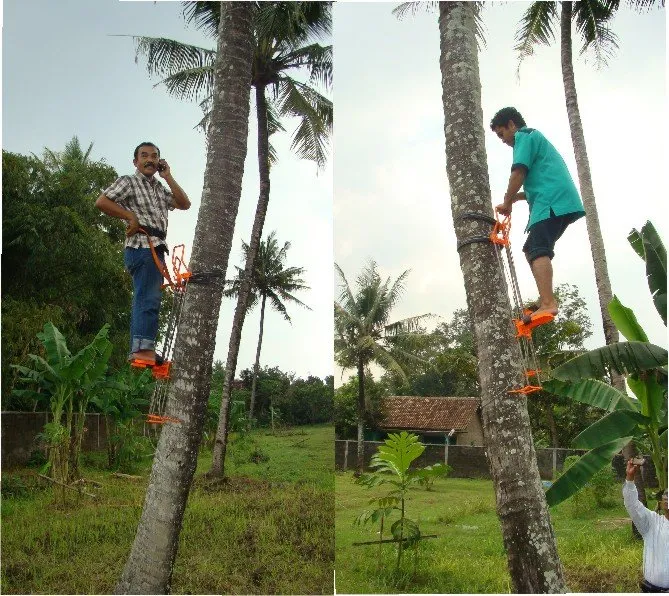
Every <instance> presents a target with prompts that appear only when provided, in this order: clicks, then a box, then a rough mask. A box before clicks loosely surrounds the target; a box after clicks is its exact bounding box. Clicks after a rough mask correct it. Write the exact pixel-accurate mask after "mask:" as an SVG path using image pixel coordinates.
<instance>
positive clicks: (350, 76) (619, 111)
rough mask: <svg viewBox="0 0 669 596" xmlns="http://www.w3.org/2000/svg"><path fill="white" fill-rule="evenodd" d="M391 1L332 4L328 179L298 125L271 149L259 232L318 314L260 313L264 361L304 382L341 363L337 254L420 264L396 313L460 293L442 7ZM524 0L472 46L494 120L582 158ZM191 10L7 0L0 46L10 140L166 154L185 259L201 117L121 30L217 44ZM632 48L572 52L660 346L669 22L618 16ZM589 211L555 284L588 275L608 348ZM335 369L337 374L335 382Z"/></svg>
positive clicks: (637, 301) (388, 271)
mask: <svg viewBox="0 0 669 596" xmlns="http://www.w3.org/2000/svg"><path fill="white" fill-rule="evenodd" d="M396 5H397V4H396V3H384V2H380V3H362V2H339V3H336V4H335V6H334V47H335V71H334V72H335V75H334V90H333V93H332V96H333V100H334V104H335V130H334V142H333V146H334V150H333V157H332V158H331V159H330V160H329V162H328V165H327V167H326V168H325V169H324V170H323V171H320V172H318V171H317V169H316V166H315V165H314V164H312V163H308V162H303V161H299V160H297V159H296V158H294V157H293V156H292V155H291V154H290V151H289V144H290V132H292V128H291V127H290V126H288V127H287V130H288V133H284V134H283V135H282V137H278V136H277V138H276V140H275V141H274V142H275V144H276V146H277V149H278V150H279V152H280V155H281V158H280V160H279V162H278V164H277V165H276V166H275V167H274V168H273V169H272V195H271V199H270V203H269V210H268V214H267V221H266V224H265V231H266V233H267V232H269V231H271V230H276V231H277V237H278V240H279V241H280V242H283V241H285V240H289V241H290V242H291V243H292V246H291V248H290V250H289V251H288V260H287V264H288V265H290V266H302V267H304V268H305V269H306V274H305V279H306V282H307V284H308V285H309V286H311V290H310V291H308V292H305V293H303V294H301V295H300V298H301V299H302V300H303V301H304V302H306V303H307V304H308V305H309V306H310V307H311V308H312V310H310V311H307V310H303V309H300V308H298V307H292V308H291V309H290V311H289V312H290V314H291V316H292V319H293V323H292V325H290V324H288V323H287V322H285V321H284V320H283V319H282V318H281V317H280V316H279V315H278V314H277V313H275V312H269V313H268V315H267V317H266V324H265V335H264V340H263V352H262V358H261V365H268V366H279V367H280V368H281V369H282V370H288V371H293V372H295V373H296V374H297V375H298V376H306V375H308V374H314V375H318V376H320V377H323V376H325V375H327V374H332V373H333V372H334V370H335V369H334V366H333V352H332V334H333V326H332V300H333V297H334V296H335V291H336V288H335V282H336V279H335V278H334V275H333V268H332V262H333V260H334V261H336V262H337V263H338V264H339V265H340V266H341V268H342V269H343V270H344V272H345V273H346V275H347V276H348V278H349V280H351V281H353V280H354V279H355V277H356V275H357V274H358V272H359V271H360V270H361V268H362V267H363V266H364V264H365V262H366V261H367V260H368V259H370V258H372V259H375V260H376V261H377V263H378V264H379V269H380V271H381V273H382V274H383V275H386V276H391V277H393V278H395V277H397V275H399V274H400V273H401V272H402V271H404V270H405V269H410V270H411V274H410V276H409V278H408V281H407V290H406V293H405V295H404V298H403V299H402V300H401V302H400V303H399V305H398V306H397V309H396V310H395V312H394V313H393V318H394V319H401V318H404V317H408V316H413V315H417V314H421V313H427V312H430V313H434V314H437V315H439V316H441V317H443V320H449V319H450V317H451V315H452V313H453V311H454V310H456V309H458V308H464V307H465V305H466V301H465V294H464V287H463V280H462V273H461V271H460V266H459V260H458V255H457V252H456V250H455V244H456V241H455V235H454V232H453V224H452V219H451V211H450V200H449V190H448V180H447V177H446V170H445V153H444V133H443V125H444V116H443V109H442V104H441V92H442V91H441V75H440V71H439V33H438V25H437V15H436V13H434V12H420V13H418V14H417V15H416V16H415V17H406V18H405V19H403V20H402V21H399V20H398V19H397V18H396V17H395V16H394V15H393V14H392V9H393V8H394V7H395V6H396ZM526 7H527V4H526V3H522V2H505V3H495V4H491V5H490V6H487V7H486V8H485V10H484V12H483V19H484V25H485V37H486V46H485V47H484V48H482V50H481V52H480V56H479V60H480V71H481V84H482V102H483V114H484V122H489V120H490V118H491V117H492V115H493V114H494V113H495V112H496V111H497V110H498V109H499V108H501V107H504V106H507V105H513V106H515V107H516V108H518V109H519V110H520V112H521V113H522V114H523V116H524V117H525V119H526V121H527V123H528V125H529V126H531V127H534V128H537V129H539V130H540V131H542V132H543V133H544V134H545V135H546V137H547V138H548V139H549V140H550V141H551V142H552V143H553V144H554V145H555V146H556V147H557V149H558V150H559V151H560V153H561V154H562V155H563V157H564V158H565V160H566V162H567V164H568V166H569V168H570V171H571V172H572V175H573V177H574V178H575V179H576V168H575V163H574V158H573V151H572V147H571V139H570V133H569V128H568V123H567V116H566V108H565V105H564V94H563V88H562V79H561V74H560V65H559V49H558V46H557V45H554V46H553V47H548V48H540V49H538V50H537V52H536V54H535V55H534V56H533V57H531V58H529V59H527V60H526V61H525V62H524V63H523V65H522V68H521V70H520V78H518V77H517V76H516V67H517V58H516V56H515V54H514V52H513V49H512V48H513V46H514V34H515V31H516V29H517V24H518V22H519V20H520V17H521V15H522V13H523V12H524V10H525V9H526ZM181 10H182V7H181V3H179V2H157V3H154V2H118V1H116V0H96V1H95V2H90V1H89V0H60V1H59V2H53V0H30V1H29V2H27V1H25V0H4V5H3V13H2V16H3V46H2V49H3V52H2V109H3V114H2V145H3V149H6V150H9V151H13V152H17V153H23V154H29V153H36V154H40V153H41V152H42V150H43V148H44V147H48V148H50V149H52V150H60V149H62V148H64V146H65V144H66V143H67V142H68V141H69V140H70V139H71V138H72V136H73V135H77V136H78V138H79V140H80V142H81V144H82V146H84V147H87V146H88V144H89V143H91V142H93V143H94V146H93V152H92V155H93V158H94V159H102V158H104V159H105V160H106V161H107V163H109V164H110V165H112V166H113V167H114V168H115V169H116V170H117V172H118V173H119V175H121V174H129V173H132V171H133V169H134V168H133V165H132V150H133V149H134V147H135V145H136V144H137V143H138V142H140V141H141V140H152V141H153V142H155V143H156V144H158V145H159V146H160V148H161V152H162V156H163V157H165V158H166V159H167V160H168V161H169V163H170V166H171V168H172V173H173V175H174V177H175V179H176V180H177V182H178V183H179V184H180V185H181V186H182V187H183V188H184V190H185V191H186V192H187V194H188V195H189V197H190V199H191V201H192V203H193V206H192V208H191V209H190V210H189V211H186V212H174V213H173V214H171V216H170V226H169V234H168V241H169V243H170V244H171V245H175V244H179V243H185V244H186V253H187V255H186V256H187V257H188V255H189V254H190V247H191V246H192V239H193V234H194V230H195V223H196V220H197V214H198V208H199V206H200V196H201V192H202V185H203V176H204V167H205V155H206V154H205V145H204V137H203V135H202V133H200V132H198V131H196V130H194V126H195V124H196V123H197V122H199V120H200V118H201V112H200V109H199V107H198V106H197V105H196V104H195V103H185V102H181V101H178V100H176V99H173V98H171V97H169V96H168V95H167V93H166V92H165V90H164V89H163V88H162V87H154V86H153V85H154V84H155V83H156V82H157V80H155V79H154V80H150V79H149V77H148V75H147V73H146V70H145V66H144V63H143V62H141V61H140V62H139V63H138V64H136V63H135V52H134V45H133V41H132V40H131V39H130V38H129V37H117V35H132V34H135V35H148V36H164V37H170V38H173V39H178V40H180V41H185V42H189V43H194V44H197V45H202V46H206V47H210V48H211V47H214V43H213V41H212V40H210V39H208V38H205V37H203V36H202V35H201V34H200V33H199V32H198V31H196V30H194V29H193V28H192V27H190V28H187V27H186V26H185V23H184V20H183V18H182V16H181ZM612 28H613V30H614V31H615V32H616V34H617V35H618V37H619V45H620V47H619V49H618V51H617V52H616V54H615V55H614V56H613V57H612V58H611V59H610V60H609V64H608V66H607V67H605V68H602V69H599V70H597V69H595V67H594V65H593V61H592V60H588V61H584V60H583V58H578V57H577V58H576V60H575V72H576V85H577V89H578V97H579V105H580V109H581V116H582V120H583V126H584V130H585V137H586V142H587V147H588V155H589V158H590V166H591V170H592V176H593V183H594V190H595V196H596V200H597V205H598V209H599V218H600V223H601V227H602V231H603V235H604V243H605V247H606V252H607V259H608V265H609V273H610V278H611V284H612V287H613V291H614V293H615V294H616V295H618V297H619V298H620V299H621V301H622V302H623V303H624V304H625V305H627V306H629V307H631V308H633V309H634V311H635V312H636V314H637V316H638V318H639V320H640V322H641V324H642V325H643V326H644V328H645V329H646V331H647V332H648V334H649V336H650V338H651V340H652V341H654V342H655V343H660V344H665V343H666V330H665V328H664V326H663V325H662V323H661V321H660V319H659V317H658V315H657V313H656V312H655V310H654V307H653V304H652V301H651V299H650V296H649V292H648V289H647V284H646V281H645V276H644V269H643V264H642V262H641V261H640V259H639V258H638V257H637V255H636V254H635V253H634V251H633V250H632V249H631V247H630V246H629V244H628V243H627V241H626V237H627V234H628V233H629V231H630V230H631V229H632V228H633V227H637V228H640V227H641V226H642V225H643V224H644V223H645V222H646V220H648V219H650V220H652V221H653V222H654V224H655V226H656V227H657V229H658V231H659V232H660V235H661V236H663V238H664V239H665V240H666V239H667V238H669V234H667V231H668V230H667V227H668V226H667V221H668V220H667V217H666V216H667V211H666V203H667V199H666V197H667V184H666V164H667V149H666V142H665V138H666V136H667V132H669V131H668V130H667V119H666V106H667V103H666V93H665V89H666V47H665V36H666V14H665V10H657V9H656V10H652V11H650V12H648V13H645V14H637V13H633V12H631V11H629V10H628V9H625V8H623V9H621V10H620V12H619V14H618V16H617V17H616V18H615V20H614V21H613V23H612ZM255 135H256V130H255V119H254V118H253V117H251V120H250V129H249V145H248V156H247V161H246V167H245V174H244V180H243V190H242V199H241V203H240V209H239V215H238V219H237V224H236V229H235V235H234V239H233V244H232V251H231V254H230V265H229V271H232V267H233V266H234V265H235V264H237V265H240V264H241V239H242V238H245V239H246V238H248V235H249V234H250V229H251V224H252V218H253V214H254V212H255V205H256V201H257V193H258V176H257V164H256V159H255V156H256V143H255ZM486 151H487V158H488V166H489V173H490V183H491V190H492V199H491V200H492V201H493V204H497V203H498V202H501V199H502V197H503V193H504V191H505V190H506V184H507V181H508V174H509V167H510V165H511V150H510V149H509V148H508V147H506V146H504V145H503V144H502V143H501V142H500V141H499V140H498V139H497V138H496V137H495V136H494V135H493V133H492V132H491V131H490V130H489V129H486ZM526 218H527V212H526V207H525V206H523V205H521V206H518V207H516V210H514V225H513V228H512V247H513V248H514V252H515V253H516V254H518V256H519V257H520V255H519V251H520V248H521V246H522V243H523V241H524V234H523V229H524V225H525V222H526ZM589 254H590V249H589V244H588V240H587V235H586V231H585V222H584V221H580V222H578V223H577V224H575V225H573V226H571V227H570V228H569V229H568V230H567V232H566V233H565V235H564V236H563V238H562V239H561V240H560V242H559V243H558V247H557V256H556V258H555V260H554V262H553V263H554V268H555V280H556V283H562V282H569V283H571V284H575V285H576V286H577V287H578V289H579V291H580V293H581V296H582V297H583V298H584V299H585V300H586V303H587V307H588V313H589V315H590V318H591V320H592V322H593V328H594V333H593V336H592V338H591V339H590V340H588V344H587V345H588V347H597V346H599V345H601V344H602V343H603V341H604V340H603V333H602V331H601V322H600V318H599V308H598V303H597V298H596V288H595V282H594V273H593V267H592V263H591V260H590V256H589ZM516 263H517V273H518V276H519V279H520V285H521V292H522V295H523V297H524V298H532V297H534V296H535V295H536V290H535V286H534V282H533V280H532V277H531V274H530V272H529V268H528V267H526V266H525V264H524V261H523V260H522V258H516ZM233 310H234V303H233V302H232V301H224V304H223V306H222V308H221V312H220V316H219V325H218V332H217V337H216V349H215V358H216V359H219V360H223V361H224V360H225V358H226V355H227V345H228V338H229V328H230V325H231V321H232V314H233ZM258 322H259V313H258V312H257V310H256V311H254V312H252V313H250V314H249V316H247V319H246V325H245V331H244V335H243V339H242V345H241V350H240V356H239V367H238V370H241V369H242V368H246V367H249V366H251V365H252V363H253V359H254V354H255V347H256V341H257V332H258ZM341 378H342V377H341V371H337V372H336V374H335V382H336V384H339V383H340V382H341Z"/></svg>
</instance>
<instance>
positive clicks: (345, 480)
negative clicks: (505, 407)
mask: <svg viewBox="0 0 669 596" xmlns="http://www.w3.org/2000/svg"><path fill="white" fill-rule="evenodd" d="M621 488H622V486H616V487H612V491H613V493H615V491H618V494H620V490H621ZM385 492H387V488H384V487H381V488H376V489H366V488H364V487H361V486H358V485H356V484H354V483H353V476H352V474H351V473H344V472H337V473H336V474H335V498H336V503H335V520H336V558H335V568H336V570H337V578H336V586H337V592H339V593H346V594H371V593H376V594H391V593H441V594H460V593H470V594H475V593H509V592H511V589H512V588H511V582H510V578H509V574H508V571H507V563H506V554H505V552H504V548H503V545H502V535H501V530H500V526H499V520H498V518H497V515H496V512H495V499H494V491H493V487H492V482H491V481H489V480H468V479H445V480H438V481H436V482H435V485H434V488H433V490H431V491H427V490H425V489H424V488H422V487H421V488H417V489H415V490H414V491H412V494H411V496H410V498H409V501H408V503H407V517H409V518H411V519H414V520H415V521H417V522H418V523H419V526H420V528H421V531H422V533H423V534H437V535H438V538H436V539H428V540H424V541H422V542H421V545H420V551H419V556H418V560H417V562H415V561H414V557H413V555H412V554H411V555H409V554H408V553H407V555H408V556H407V558H406V559H405V561H404V562H403V566H402V573H400V574H398V575H394V574H393V568H394V561H395V552H396V551H395V550H394V545H392V544H388V545H383V547H382V551H381V554H379V546H378V545H370V546H352V543H353V542H363V541H371V540H375V539H378V525H376V526H374V527H372V526H371V525H369V524H368V525H367V526H354V525H353V523H352V522H353V520H354V519H355V518H356V517H357V516H358V515H359V514H360V513H362V511H364V510H365V509H367V508H368V507H370V506H369V505H368V503H369V500H370V498H372V497H373V496H375V495H376V496H380V495H382V494H385ZM619 502H620V505H616V506H615V507H613V508H611V509H604V510H602V509H600V510H597V509H596V508H594V507H592V508H588V509H587V510H580V511H576V510H575V507H574V506H573V505H572V503H569V502H566V503H564V504H562V505H560V506H558V507H557V508H555V509H553V510H551V517H552V520H553V526H554V528H555V532H556V535H557V540H558V550H559V553H560V558H561V560H562V563H563V565H564V567H565V571H566V575H567V585H568V589H569V591H570V592H638V581H639V580H640V579H641V563H642V550H643V543H642V542H641V541H637V540H634V539H632V537H631V529H630V524H629V520H628V518H627V513H626V511H625V509H624V507H623V506H622V496H620V500H619ZM394 519H396V517H393V518H392V521H394ZM387 527H388V526H387ZM387 527H386V530H385V531H384V534H385V537H386V538H389V536H388V529H387Z"/></svg>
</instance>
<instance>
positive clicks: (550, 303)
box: [490, 108, 585, 315]
mask: <svg viewBox="0 0 669 596" xmlns="http://www.w3.org/2000/svg"><path fill="white" fill-rule="evenodd" d="M490 128H491V129H492V130H493V132H495V134H496V135H497V136H498V137H499V138H500V139H501V140H502V142H503V143H505V144H506V145H509V147H512V148H513V164H512V166H511V176H510V178H509V186H508V188H507V191H506V194H505V195H504V202H503V203H502V204H500V205H497V207H496V209H497V211H499V213H501V214H503V215H510V214H511V209H512V207H513V203H515V202H516V201H520V200H526V201H527V204H528V205H529V208H530V218H529V221H528V222H527V227H526V228H525V231H526V232H529V235H528V237H527V241H526V242H525V245H524V246H523V252H524V253H525V257H526V258H527V261H528V263H529V264H530V267H531V269H532V275H534V280H535V281H536V283H537V289H538V290H539V304H538V305H537V310H536V311H535V314H552V315H555V314H557V311H558V305H557V302H556V301H555V296H554V295H553V265H552V263H551V259H552V258H553V256H555V253H554V252H553V249H554V248H555V243H556V242H557V240H558V239H559V238H560V236H562V234H563V233H564V231H565V230H566V229H567V226H568V225H569V224H571V223H573V222H575V221H576V220H577V219H579V218H581V217H583V216H584V215H585V211H584V210H583V203H582V202H581V198H580V197H579V195H578V190H576V186H575V185H574V181H573V180H572V178H571V175H570V174H569V170H568V169H567V165H566V164H565V162H564V159H562V156H561V155H560V154H559V153H558V152H557V149H555V147H553V145H551V144H550V143H549V142H548V140H546V137H544V135H542V134H541V133H540V132H539V131H538V130H535V129H533V128H527V126H526V125H525V120H524V119H523V117H522V116H521V115H520V113H519V112H518V110H516V109H515V108H503V109H501V110H500V111H499V112H497V113H496V114H495V116H494V118H493V119H492V122H491V123H490ZM521 186H522V187H523V189H524V191H525V192H519V191H520V188H521Z"/></svg>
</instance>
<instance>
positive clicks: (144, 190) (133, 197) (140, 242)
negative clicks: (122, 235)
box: [102, 170, 174, 248]
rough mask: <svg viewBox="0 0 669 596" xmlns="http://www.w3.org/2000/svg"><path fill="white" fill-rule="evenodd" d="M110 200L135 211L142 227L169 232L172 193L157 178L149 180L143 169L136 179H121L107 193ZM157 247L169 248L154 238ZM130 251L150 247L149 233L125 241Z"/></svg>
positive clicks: (136, 235) (152, 240) (135, 175)
mask: <svg viewBox="0 0 669 596" xmlns="http://www.w3.org/2000/svg"><path fill="white" fill-rule="evenodd" d="M102 194H103V195H105V196H106V197H107V198H108V199H110V200H112V201H114V202H115V203H118V204H119V205H120V206H121V207H123V208H124V209H127V210H128V211H132V212H133V213H134V214H135V215H136V216H137V219H138V220H139V224H140V226H141V225H145V226H150V227H152V228H157V229H158V230H163V231H164V232H165V233H167V212H168V210H169V211H171V210H172V209H174V205H172V191H171V190H169V189H167V188H165V187H164V186H163V185H162V184H161V183H160V182H158V179H157V178H156V177H155V176H154V177H153V178H148V177H146V176H145V175H144V174H142V173H141V172H140V171H139V170H136V171H135V174H134V175H133V176H121V177H120V178H118V179H117V180H116V182H114V183H113V184H112V185H111V186H110V187H109V188H107V189H106V190H105V191H104V192H103V193H102ZM151 242H153V246H154V247H158V246H160V245H163V246H165V248H167V243H166V242H165V241H164V240H161V239H160V238H157V237H156V236H151ZM125 246H126V248H149V240H148V238H147V237H146V234H142V233H141V232H139V233H137V234H134V235H132V236H130V237H128V238H126V241H125Z"/></svg>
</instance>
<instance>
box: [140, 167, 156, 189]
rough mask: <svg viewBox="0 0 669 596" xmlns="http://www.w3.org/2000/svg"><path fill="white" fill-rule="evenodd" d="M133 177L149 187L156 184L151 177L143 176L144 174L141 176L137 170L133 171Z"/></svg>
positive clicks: (154, 179)
mask: <svg viewBox="0 0 669 596" xmlns="http://www.w3.org/2000/svg"><path fill="white" fill-rule="evenodd" d="M135 176H137V178H139V179H140V180H145V181H146V182H148V183H149V184H150V185H151V186H153V185H154V184H155V183H156V178H155V177H154V176H151V177H149V176H145V175H144V174H142V172H140V171H139V169H136V170H135Z"/></svg>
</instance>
